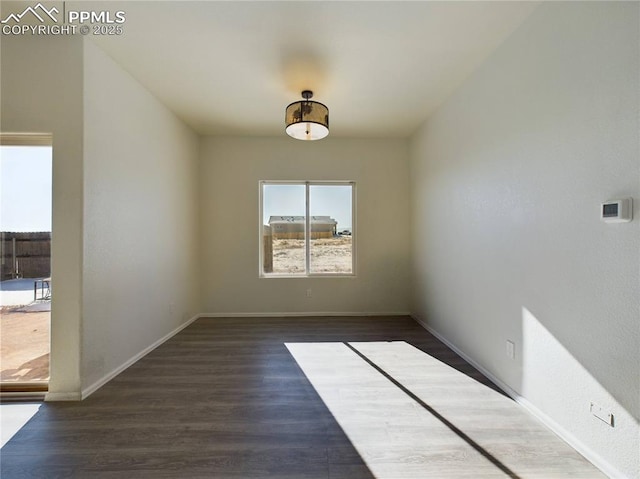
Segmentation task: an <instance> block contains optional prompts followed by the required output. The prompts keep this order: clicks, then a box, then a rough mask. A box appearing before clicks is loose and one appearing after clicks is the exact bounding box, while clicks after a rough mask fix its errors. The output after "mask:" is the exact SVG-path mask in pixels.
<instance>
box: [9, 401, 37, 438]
mask: <svg viewBox="0 0 640 479" xmlns="http://www.w3.org/2000/svg"><path fill="white" fill-rule="evenodd" d="M40 406H42V404H41V403H28V404H10V403H9V404H0V441H1V442H0V447H4V445H5V444H6V443H7V442H9V440H10V439H11V438H12V437H13V436H14V435H15V434H16V433H17V432H18V431H19V430H20V429H22V427H23V426H24V425H25V424H26V423H27V422H29V420H30V419H31V418H32V417H33V416H35V414H36V413H37V412H38V409H40Z"/></svg>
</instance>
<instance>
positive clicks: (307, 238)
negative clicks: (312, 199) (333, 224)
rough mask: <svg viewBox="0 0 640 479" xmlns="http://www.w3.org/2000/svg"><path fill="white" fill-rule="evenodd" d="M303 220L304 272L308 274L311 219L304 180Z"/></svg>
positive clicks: (309, 269) (307, 184)
mask: <svg viewBox="0 0 640 479" xmlns="http://www.w3.org/2000/svg"><path fill="white" fill-rule="evenodd" d="M304 194H305V200H304V201H305V222H304V250H305V259H304V261H305V274H307V275H309V272H310V271H311V268H310V265H311V219H310V217H309V212H310V211H311V208H310V207H309V182H308V181H307V182H305V191H304Z"/></svg>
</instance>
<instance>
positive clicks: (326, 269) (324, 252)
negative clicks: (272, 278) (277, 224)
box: [273, 236, 353, 274]
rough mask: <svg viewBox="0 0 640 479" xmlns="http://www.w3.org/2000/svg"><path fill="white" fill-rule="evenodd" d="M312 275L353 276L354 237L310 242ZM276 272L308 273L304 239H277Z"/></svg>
mask: <svg viewBox="0 0 640 479" xmlns="http://www.w3.org/2000/svg"><path fill="white" fill-rule="evenodd" d="M310 250H311V254H310V268H311V273H343V274H349V273H352V257H353V252H352V248H351V236H337V237H335V238H321V239H313V240H310ZM273 272H274V273H279V274H283V273H285V274H286V273H288V274H292V273H293V274H295V273H304V272H305V249H304V240H303V239H274V240H273Z"/></svg>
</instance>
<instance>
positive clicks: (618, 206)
mask: <svg viewBox="0 0 640 479" xmlns="http://www.w3.org/2000/svg"><path fill="white" fill-rule="evenodd" d="M632 217H633V202H632V201H631V198H623V199H621V200H609V201H606V202H604V203H602V206H601V209H600V218H602V221H604V222H605V223H627V222H629V221H631V218H632Z"/></svg>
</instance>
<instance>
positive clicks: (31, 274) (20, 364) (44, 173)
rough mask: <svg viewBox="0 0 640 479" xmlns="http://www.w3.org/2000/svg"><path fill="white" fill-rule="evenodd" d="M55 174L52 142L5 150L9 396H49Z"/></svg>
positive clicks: (2, 314) (3, 359)
mask: <svg viewBox="0 0 640 479" xmlns="http://www.w3.org/2000/svg"><path fill="white" fill-rule="evenodd" d="M27 140H29V138H28V137H27ZM3 141H4V140H3ZM27 143H28V141H27ZM39 143H41V142H39ZM51 170H52V148H51V145H50V140H49V144H48V145H41V144H38V145H37V146H34V145H31V144H19V145H12V144H10V145H6V144H3V145H2V146H0V179H1V181H0V200H1V201H0V205H1V206H0V319H1V321H0V337H1V341H0V365H1V367H0V391H2V392H3V393H5V392H14V391H15V392H20V391H36V390H38V391H40V390H46V384H47V381H48V379H49V348H50V342H49V327H50V315H51V295H52V287H51V207H52V203H51V188H52V183H51V182H52V176H51Z"/></svg>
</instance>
